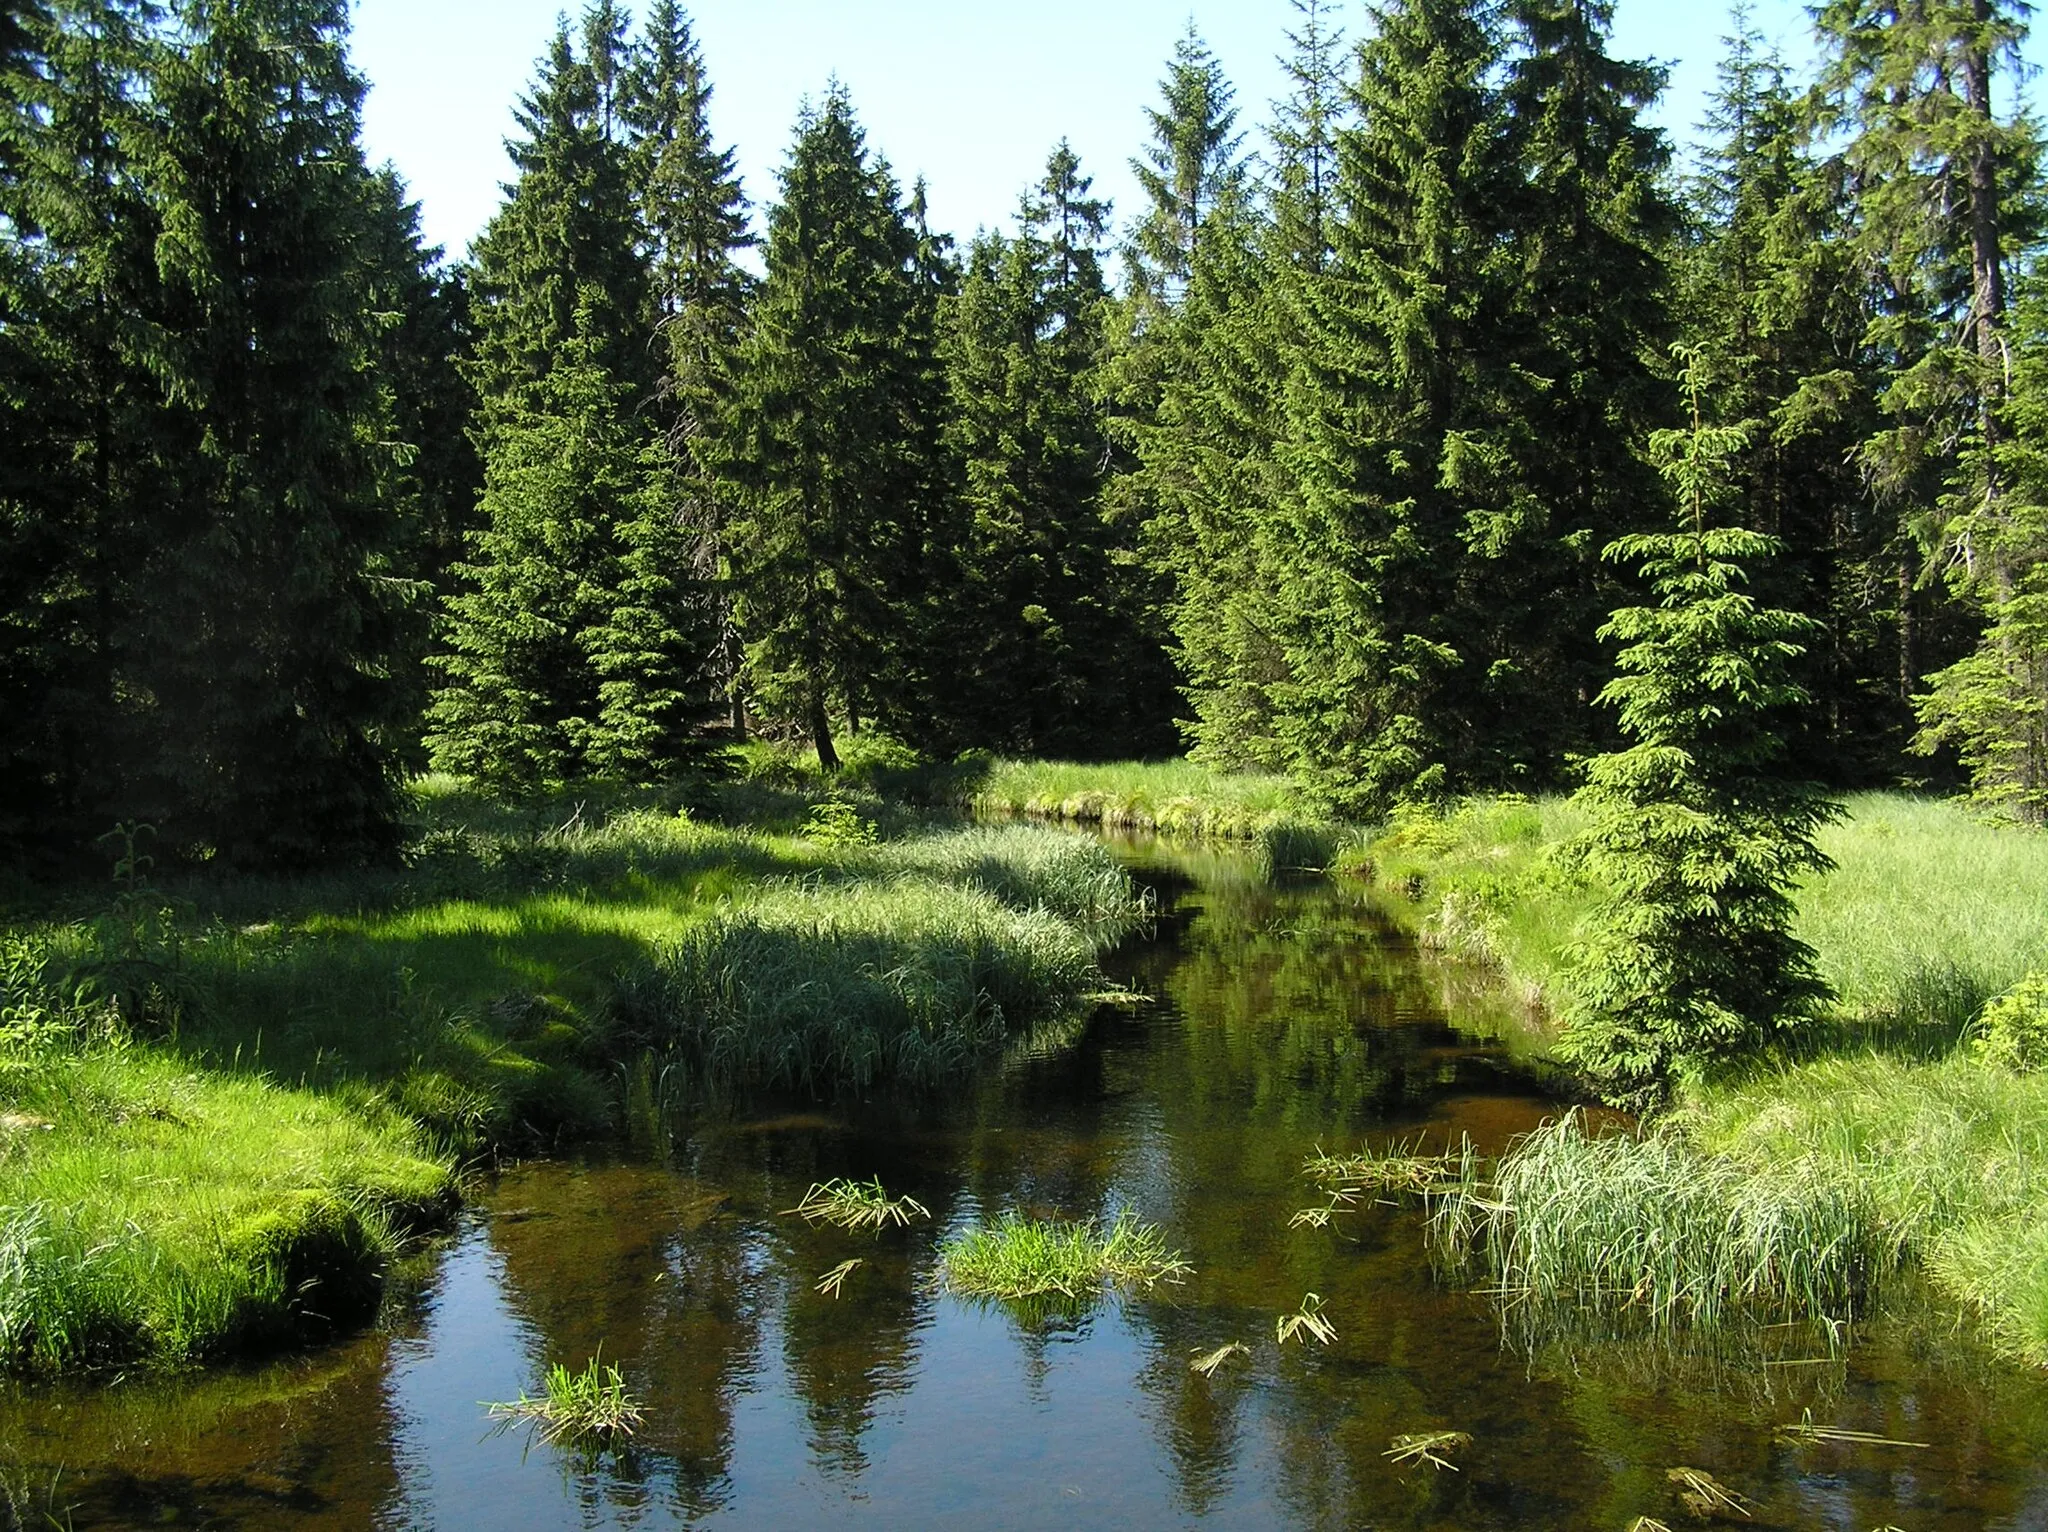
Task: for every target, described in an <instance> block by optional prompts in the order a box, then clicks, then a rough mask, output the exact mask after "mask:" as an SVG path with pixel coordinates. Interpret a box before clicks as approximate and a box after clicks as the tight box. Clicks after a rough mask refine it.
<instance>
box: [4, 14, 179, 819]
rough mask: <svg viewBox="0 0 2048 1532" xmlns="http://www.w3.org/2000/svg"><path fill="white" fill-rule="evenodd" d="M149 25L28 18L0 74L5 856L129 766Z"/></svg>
mask: <svg viewBox="0 0 2048 1532" xmlns="http://www.w3.org/2000/svg"><path fill="white" fill-rule="evenodd" d="M153 20H154V16H153V13H152V11H151V10H150V8H148V7H147V6H143V5H135V4H127V3H118V0H105V3H101V0H92V3H76V4H66V5H63V6H54V7H53V6H31V7H23V8H19V9H17V10H14V11H13V12H11V13H10V16H9V31H8V33H7V36H6V38H5V40H4V48H5V52H4V56H0V443H4V447H5V450H0V699H4V700H0V805H4V807H0V847H5V846H7V845H10V844H12V845H14V846H17V847H20V848H21V849H24V850H28V849H33V850H34V851H36V852H37V853H38V854H39V855H44V856H47V855H52V854H59V855H60V854H61V853H62V852H63V851H64V850H65V849H67V848H69V847H73V846H76V845H77V844H79V843H80V842H81V841H82V840H84V839H86V838H88V837H89V836H90V835H91V834H94V833H97V832H98V830H100V829H101V828H104V826H105V824H107V823H109V822H111V818H112V815H113V809H112V807H111V805H112V802H113V798H114V795H115V793H116V791H117V789H118V787H119V783H120V780H121V778H122V776H123V775H124V774H125V772H126V770H127V769H128V767H129V766H130V765H131V764H132V745H131V742H129V741H127V740H126V739H125V738H124V731H123V729H122V728H121V720H122V717H123V713H124V710H123V708H122V706H121V703H120V691H121V688H120V686H119V684H118V675H119V669H120V664H121V655H122V650H123V647H124V644H125V641H126V638H127V635H128V634H129V632H130V631H131V628H132V622H133V618H134V615H135V611H136V602H137V597H138V594H139V593H138V591H137V590H136V588H135V586H136V579H137V575H138V573H139V570H140V567H141V564H142V561H143V559H144V558H145V557H146V555H147V552H148V548H149V543H150V539H149V536H148V535H147V522H148V517H149V515H150V512H151V509H152V507H153V505H154V504H155V502H156V500H157V495H156V493H155V485H154V483H153V475H152V472H151V468H152V454H151V451H150V447H151V443H152V440H153V438H154V437H155V435H156V433H157V431H158V430H159V429H160V428H161V427H162V425H163V423H164V416H163V413H162V411H161V409H160V403H161V399H160V395H159V392H158V390H157V388H156V387H155V385H154V384H153V382H152V379H151V375H150V370H149V356H148V349H147V344H146V335H147V330H146V326H144V325H143V324H141V323H139V322H138V321H139V320H141V318H142V317H143V316H144V315H147V314H148V313H150V312H151V294H152V292H153V290H154V287H155V284H156V280H157V278H156V269H155V268H156V262H155V251H154V241H155V237H156V229H157V220H156V216H155V213H154V210H153V209H152V208H151V206H150V205H149V202H148V200H147V197H146V195H145V192H144V190H143V187H142V185H141V183H140V178H139V174H138V170H137V167H136V164H135V154H136V150H137V147H138V146H139V144H140V143H141V142H142V140H143V137H144V132H143V126H142V124H143V119H144V115H145V113H146V111H147V106H146V101H145V86H144V80H145V71H146V69H147V65H148V53H149V28H150V25H151V23H152V21H153Z"/></svg>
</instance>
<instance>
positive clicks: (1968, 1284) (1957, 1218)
mask: <svg viewBox="0 0 2048 1532" xmlns="http://www.w3.org/2000/svg"><path fill="white" fill-rule="evenodd" d="M1676 1126H1677V1127H1678V1128H1679V1129H1681V1130H1682V1131H1683V1132H1684V1133H1685V1135H1686V1137H1687V1138H1688V1140H1689V1141H1690V1142H1691V1143H1692V1144H1693V1145H1695V1146H1696V1147H1697V1148H1698V1150H1699V1151H1700V1152H1701V1153H1702V1154H1704V1155H1705V1156H1707V1157H1709V1163H1712V1164H1714V1165H1716V1166H1719V1167H1726V1171H1727V1173H1729V1174H1734V1175H1741V1176H1748V1177H1756V1178H1763V1179H1769V1180H1773V1181H1783V1180H1787V1179H1807V1180H1825V1181H1829V1182H1833V1183H1838V1184H1842V1183H1846V1184H1850V1185H1853V1186H1855V1187H1856V1188H1857V1189H1858V1192H1859V1195H1861V1196H1862V1197H1863V1198H1864V1199H1865V1201H1866V1202H1867V1204H1868V1206H1869V1209H1870V1215H1869V1216H1870V1218H1871V1220H1872V1223H1873V1226H1874V1228H1875V1229H1876V1231H1877V1233H1878V1235H1879V1237H1880V1238H1881V1239H1882V1241H1883V1242H1884V1244H1885V1245H1886V1246H1887V1247H1890V1248H1896V1249H1898V1250H1899V1251H1901V1252H1902V1253H1906V1254H1910V1255H1912V1256H1914V1257H1917V1258H1918V1259H1919V1260H1920V1262H1921V1264H1922V1266H1923V1267H1924V1269H1925V1271H1926V1273H1927V1275H1928V1277H1929V1279H1930V1282H1931V1284H1932V1286H1933V1287H1934V1289H1935V1291H1936V1292H1938V1293H1939V1294H1941V1295H1942V1296H1944V1297H1946V1298H1947V1299H1949V1300H1950V1301H1952V1302H1953V1303H1955V1304H1956V1305H1957V1306H1958V1307H1959V1308H1961V1309H1964V1310H1966V1311H1969V1312H1972V1313H1975V1314H1976V1315H1978V1316H1979V1317H1980V1319H1981V1320H1982V1321H1983V1324H1984V1328H1985V1331H1986V1333H1987V1334H1988V1335H1989V1336H1990V1337H1991V1338H1992V1339H1993V1340H1994V1341H1995V1342H1996V1343H1997V1344H1998V1345H1999V1346H2000V1348H2001V1349H2003V1350H2005V1351H2006V1352H2008V1353H2009V1354H2011V1355H2013V1356H2015V1357H2017V1358H2020V1359H2022V1360H2025V1361H2027V1362H2030V1363H2033V1364H2035V1365H2042V1364H2048V1233H2044V1231H2048V1075H2043V1074H2039V1073H2024V1074H2022V1073H2015V1072H2013V1071H2010V1070H2007V1069H2001V1068H1998V1067H1995V1066H1992V1065H1988V1064H1985V1063H1983V1062H1981V1061H1980V1060H1978V1059H1977V1058H1976V1057H1974V1056H1973V1055H1972V1053H1971V1052H1970V1051H1969V1050H1967V1049H1964V1050H1957V1051H1956V1052H1954V1053H1952V1054H1951V1055H1949V1056H1948V1057H1946V1058H1942V1059H1938V1060H1933V1061H1921V1060H1918V1059H1914V1058H1911V1057H1901V1056H1898V1055H1886V1054H1879V1053H1875V1052H1866V1053H1861V1054H1850V1055H1846V1056H1843V1057H1837V1058H1825V1059H1817V1060H1811V1061H1806V1062H1801V1063H1796V1064H1792V1065H1789V1066H1786V1067H1783V1068H1779V1069H1774V1070H1771V1071H1769V1072H1767V1073H1763V1074H1759V1075H1757V1076H1755V1077H1753V1078H1751V1079H1749V1080H1746V1081H1742V1082H1738V1083H1734V1084H1727V1085H1722V1086H1717V1087H1713V1088H1710V1089H1705V1090H1701V1091H1696V1092H1695V1093H1693V1095H1692V1097H1691V1098H1690V1099H1689V1101H1688V1102H1687V1104H1686V1106H1685V1108H1684V1110H1683V1112H1682V1113H1681V1115H1680V1118H1679V1120H1678V1123H1677V1125H1676Z"/></svg>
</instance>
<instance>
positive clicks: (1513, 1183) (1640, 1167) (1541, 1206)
mask: <svg viewBox="0 0 2048 1532" xmlns="http://www.w3.org/2000/svg"><path fill="white" fill-rule="evenodd" d="M1433 1219H1434V1224H1435V1229H1436V1232H1437V1234H1438V1237H1439V1239H1440V1241H1441V1243H1442V1246H1443V1247H1444V1248H1445V1249H1446V1250H1447V1251H1449V1252H1450V1253H1451V1254H1452V1255H1453V1257H1458V1256H1462V1255H1464V1254H1466V1253H1470V1252H1473V1251H1475V1250H1476V1251H1477V1252H1478V1253H1479V1254H1480V1255H1481V1256H1482V1257H1483V1259H1484V1261H1485V1263H1486V1266H1487V1269H1488V1271H1489V1272H1490V1273H1491V1275H1492V1278H1493V1282H1494V1286H1495V1288H1496V1290H1497V1292H1498V1293H1499V1295H1500V1296H1501V1297H1502V1298H1503V1300H1504V1301H1505V1302H1506V1303H1507V1304H1508V1305H1509V1308H1510V1311H1511V1312H1513V1313H1515V1314H1516V1315H1517V1317H1518V1318H1519V1319H1521V1320H1522V1321H1523V1322H1524V1323H1526V1324H1528V1325H1530V1326H1533V1327H1542V1326H1546V1325H1554V1324H1558V1323H1561V1322H1569V1319H1570V1316H1571V1314H1572V1313H1573V1312H1575V1311H1576V1312H1580V1313H1591V1314H1598V1315H1611V1316H1626V1317H1628V1318H1631V1319H1633V1320H1636V1321H1639V1322H1640V1323H1642V1324H1643V1325H1645V1326H1647V1327H1649V1328H1650V1329H1652V1330H1670V1329H1673V1328H1676V1327H1678V1326H1680V1325H1686V1326H1691V1327H1695V1328H1699V1329H1709V1330H1710V1329H1712V1328H1714V1327H1716V1326H1719V1325H1721V1324H1722V1323H1724V1322H1726V1321H1730V1320H1733V1319H1735V1318H1736V1317H1738V1316H1745V1315H1746V1316H1751V1317H1767V1318H1782V1319H1802V1318H1811V1317H1816V1316H1824V1317H1827V1318H1831V1319H1838V1320H1840V1319H1847V1318H1849V1317H1851V1316H1852V1315H1854V1314H1856V1313H1858V1312H1860V1311H1861V1310H1862V1307H1863V1304H1864V1300H1865V1298H1866V1297H1867V1295H1868V1293H1869V1291H1870V1289H1871V1287H1872V1284H1873V1283H1874V1282H1876V1281H1877V1280H1878V1279H1879V1278H1881V1277H1882V1276H1883V1275H1884V1274H1885V1273H1886V1272H1888V1271H1890V1270H1891V1269H1892V1268H1893V1267H1894V1266H1896V1264H1897V1262H1898V1260H1899V1258H1900V1254H1901V1248H1900V1242H1899V1240H1898V1239H1897V1238H1896V1237H1895V1235H1894V1234H1892V1233H1891V1232H1890V1231H1888V1230H1887V1229H1886V1228H1885V1226H1884V1225H1883V1223H1882V1222H1881V1220H1880V1219H1879V1218H1878V1216H1877V1210H1876V1207H1875V1206H1874V1204H1873V1202H1872V1199H1871V1198H1870V1196H1869V1195H1868V1193H1867V1192H1866V1190H1865V1189H1864V1188H1862V1187H1861V1186H1859V1185H1858V1184H1857V1183H1856V1181H1855V1180H1854V1179H1853V1178H1851V1177H1848V1176H1846V1175H1843V1174H1842V1173H1840V1171H1839V1169H1837V1168H1835V1167H1830V1166H1827V1165H1824V1164H1821V1163H1817V1162H1814V1161H1811V1160H1807V1161H1802V1162H1799V1163H1796V1164H1792V1165H1788V1166H1784V1167H1781V1168H1780V1169H1779V1170H1778V1172H1777V1173H1772V1174H1759V1173H1757V1172H1756V1171H1755V1170H1753V1169H1752V1168H1750V1167H1748V1166H1743V1165H1738V1164H1736V1163H1735V1162H1733V1161H1731V1160H1729V1159H1726V1158H1719V1157H1714V1156H1710V1155H1705V1154H1702V1153H1700V1152H1699V1150H1698V1149H1696V1148H1695V1147H1693V1146H1692V1145H1691V1144H1689V1143H1687V1142H1686V1141H1685V1140H1683V1139H1682V1138H1680V1137H1679V1136H1678V1135H1677V1134H1674V1133H1653V1134H1650V1135H1648V1136H1645V1137H1642V1138H1635V1137H1630V1136H1627V1135H1612V1136H1608V1137H1603V1138H1592V1137H1588V1136H1587V1135H1586V1133H1585V1132H1584V1130H1583V1127H1582V1125H1581V1123H1580V1121H1579V1118H1578V1116H1577V1114H1572V1115H1569V1116H1567V1117H1566V1118H1564V1119H1563V1120H1562V1121H1560V1122H1558V1123H1555V1124H1553V1125H1552V1126H1550V1127H1547V1128H1544V1129H1541V1130H1539V1131H1538V1132H1536V1133H1533V1134H1530V1135H1529V1136H1528V1137H1527V1138H1525V1139H1523V1140H1522V1141H1521V1142H1520V1143H1518V1144H1517V1145H1516V1146H1515V1147H1514V1148H1513V1149H1512V1150H1511V1151H1510V1152H1509V1153H1508V1154H1507V1155H1506V1157H1505V1158H1503V1159H1502V1161H1501V1162H1500V1164H1499V1166H1498V1167H1497V1168H1496V1170H1495V1172H1494V1176H1493V1179H1492V1181H1491V1182H1490V1183H1481V1182H1478V1181H1472V1182H1468V1183H1465V1184H1463V1185H1458V1186H1454V1187H1452V1188H1450V1189H1447V1190H1446V1191H1444V1192H1442V1193H1440V1194H1438V1196H1437V1197H1436V1199H1435V1205H1434V1212H1433Z"/></svg>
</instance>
